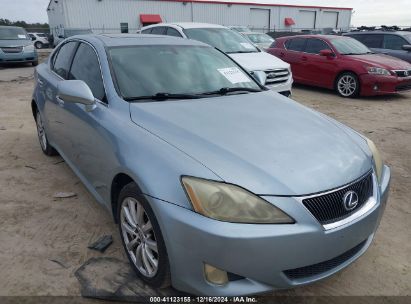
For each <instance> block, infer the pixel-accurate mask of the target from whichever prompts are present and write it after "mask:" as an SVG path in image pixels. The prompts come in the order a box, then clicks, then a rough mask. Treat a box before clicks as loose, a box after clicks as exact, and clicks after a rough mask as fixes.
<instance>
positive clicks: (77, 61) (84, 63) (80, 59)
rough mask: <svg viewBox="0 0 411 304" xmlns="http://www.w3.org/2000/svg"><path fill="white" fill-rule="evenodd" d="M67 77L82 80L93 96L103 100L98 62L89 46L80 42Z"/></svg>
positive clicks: (103, 93)
mask: <svg viewBox="0 0 411 304" xmlns="http://www.w3.org/2000/svg"><path fill="white" fill-rule="evenodd" d="M69 79H72V80H83V81H84V82H85V83H86V84H87V85H88V86H89V87H90V89H91V92H92V93H93V95H94V97H95V98H97V99H99V100H102V101H103V100H105V98H104V97H105V92H104V85H103V79H102V77H101V71H100V64H99V61H98V58H97V55H96V52H95V51H94V50H93V48H92V47H91V46H89V45H87V44H85V43H81V44H80V46H79V47H78V49H77V52H76V55H75V56H74V59H73V64H72V66H71V70H70V76H69Z"/></svg>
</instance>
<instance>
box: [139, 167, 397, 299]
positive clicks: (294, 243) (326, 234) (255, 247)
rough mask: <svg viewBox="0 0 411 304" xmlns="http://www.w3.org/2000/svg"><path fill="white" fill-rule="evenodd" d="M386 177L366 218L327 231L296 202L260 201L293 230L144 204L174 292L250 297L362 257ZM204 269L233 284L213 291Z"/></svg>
mask: <svg viewBox="0 0 411 304" xmlns="http://www.w3.org/2000/svg"><path fill="white" fill-rule="evenodd" d="M390 176H391V174H390V169H389V168H388V167H385V168H384V174H383V178H382V182H381V186H379V187H378V190H377V191H376V192H377V197H376V201H377V203H376V204H375V206H374V207H373V208H372V209H371V210H369V212H367V213H365V214H364V215H362V216H361V217H359V218H356V219H355V220H353V221H352V222H350V223H347V224H345V225H343V226H340V227H338V228H335V229H330V230H325V229H324V227H323V226H322V225H321V224H320V223H319V222H318V221H317V220H316V219H315V218H314V217H313V216H312V215H311V214H310V213H309V212H308V210H306V209H305V207H304V206H303V205H302V204H301V203H300V201H299V200H298V198H292V197H268V196H267V197H264V198H265V199H266V200H267V201H270V202H272V203H273V204H275V205H276V206H278V207H279V208H281V209H282V210H284V211H285V212H286V213H287V214H289V215H290V216H292V217H293V218H294V219H295V220H296V224H283V225H254V224H236V223H227V222H220V221H216V220H212V219H209V218H206V217H204V216H201V215H199V214H197V213H195V212H192V211H190V210H187V209H185V208H182V207H179V206H176V205H173V204H170V203H166V202H164V201H160V200H157V199H153V198H151V197H147V199H148V200H149V201H150V202H151V205H152V207H153V209H154V212H155V214H156V216H157V218H158V222H159V224H160V227H161V230H162V233H163V236H164V240H165V243H166V247H167V252H168V256H169V261H170V267H171V273H172V285H173V286H174V287H175V288H176V289H179V290H182V291H185V292H188V293H191V294H196V295H209V296H211V295H213V296H234V295H250V294H258V293H264V292H269V291H272V290H275V289H284V288H291V287H295V286H299V285H304V284H308V283H312V282H315V281H317V280H320V279H323V278H325V277H328V276H330V275H332V274H334V273H336V272H338V271H339V270H341V269H343V268H344V267H346V266H348V265H349V264H351V263H352V262H353V261H354V260H356V259H357V258H358V257H359V256H361V255H362V254H363V253H364V252H365V251H366V250H367V248H368V247H369V245H370V244H371V241H372V239H373V236H374V233H375V231H376V229H377V227H378V225H379V222H380V219H381V216H382V214H383V212H384V209H385V205H386V201H387V197H388V191H389V183H390ZM359 244H361V245H359ZM353 248H357V249H356V252H354V253H353V254H351V255H350V256H349V257H348V258H347V259H345V260H344V261H342V262H341V263H339V264H336V265H334V264H333V267H332V268H329V269H328V270H327V271H324V272H321V273H317V274H315V275H312V276H309V277H302V278H297V279H291V278H290V277H289V276H287V275H286V274H285V272H284V271H286V270H291V269H296V268H301V267H306V266H309V265H315V264H319V263H323V262H325V261H330V260H335V258H336V257H340V256H341V255H343V254H345V253H347V252H348V251H350V249H353ZM204 263H207V264H210V265H212V266H214V267H218V268H220V269H223V270H225V271H227V272H229V273H231V274H234V275H236V276H234V277H235V278H236V279H235V280H232V281H230V282H229V283H227V284H226V285H224V286H218V285H213V284H211V283H209V282H207V281H206V279H205V277H204V272H203V268H204Z"/></svg>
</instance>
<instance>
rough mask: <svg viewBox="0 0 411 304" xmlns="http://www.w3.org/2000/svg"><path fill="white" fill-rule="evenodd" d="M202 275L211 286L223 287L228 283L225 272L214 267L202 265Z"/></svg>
mask: <svg viewBox="0 0 411 304" xmlns="http://www.w3.org/2000/svg"><path fill="white" fill-rule="evenodd" d="M204 274H205V277H206V279H207V281H209V282H210V283H212V284H216V285H225V284H227V283H228V276H227V272H225V271H224V270H221V269H218V268H216V267H214V266H211V265H208V264H204Z"/></svg>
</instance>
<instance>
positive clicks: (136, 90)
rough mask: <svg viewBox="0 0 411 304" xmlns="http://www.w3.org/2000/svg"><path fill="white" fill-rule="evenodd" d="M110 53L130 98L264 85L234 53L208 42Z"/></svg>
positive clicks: (115, 49)
mask: <svg viewBox="0 0 411 304" xmlns="http://www.w3.org/2000/svg"><path fill="white" fill-rule="evenodd" d="M109 56H110V61H111V64H112V67H113V72H114V75H115V77H114V79H115V81H116V84H117V87H118V89H119V93H120V94H121V95H122V96H123V97H124V98H126V99H127V98H130V99H132V98H133V97H140V96H151V95H155V94H157V93H169V94H202V93H206V92H210V91H216V90H219V89H221V88H233V87H236V88H238V87H240V88H250V89H256V90H259V89H260V87H259V86H258V85H257V83H256V82H255V80H254V79H252V78H251V76H249V75H248V74H246V73H245V72H244V71H243V70H242V69H241V68H240V67H239V66H238V65H237V64H236V63H235V62H234V61H233V60H232V59H231V58H230V57H228V56H226V55H225V54H223V53H221V52H219V51H217V50H216V49H214V48H212V47H208V46H182V45H142V46H128V47H112V48H110V49H109ZM135 58H144V60H135ZM194 66H195V69H193V67H194Z"/></svg>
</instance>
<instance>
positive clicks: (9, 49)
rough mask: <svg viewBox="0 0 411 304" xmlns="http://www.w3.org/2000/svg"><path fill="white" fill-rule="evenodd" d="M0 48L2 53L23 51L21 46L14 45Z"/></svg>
mask: <svg viewBox="0 0 411 304" xmlns="http://www.w3.org/2000/svg"><path fill="white" fill-rule="evenodd" d="M1 50H2V51H3V52H4V53H21V52H22V51H23V47H22V46H16V47H2V48H1Z"/></svg>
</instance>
